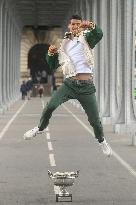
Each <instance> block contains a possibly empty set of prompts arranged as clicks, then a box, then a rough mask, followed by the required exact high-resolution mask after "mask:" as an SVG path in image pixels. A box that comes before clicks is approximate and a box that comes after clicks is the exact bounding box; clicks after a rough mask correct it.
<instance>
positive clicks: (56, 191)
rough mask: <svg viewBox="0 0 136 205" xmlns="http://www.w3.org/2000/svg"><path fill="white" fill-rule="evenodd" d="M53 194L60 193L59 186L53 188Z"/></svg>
mask: <svg viewBox="0 0 136 205" xmlns="http://www.w3.org/2000/svg"><path fill="white" fill-rule="evenodd" d="M54 192H55V194H58V193H59V192H60V188H59V186H54Z"/></svg>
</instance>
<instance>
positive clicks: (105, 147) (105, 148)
mask: <svg viewBox="0 0 136 205" xmlns="http://www.w3.org/2000/svg"><path fill="white" fill-rule="evenodd" d="M100 146H101V148H102V151H103V153H104V154H105V155H107V156H108V157H110V156H111V155H112V149H111V147H110V146H109V145H108V143H107V142H106V140H105V139H104V141H103V142H101V143H100Z"/></svg>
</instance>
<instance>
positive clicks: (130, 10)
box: [115, 0, 136, 133]
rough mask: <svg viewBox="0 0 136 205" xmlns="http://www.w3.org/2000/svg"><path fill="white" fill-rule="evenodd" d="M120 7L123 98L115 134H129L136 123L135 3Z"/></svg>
mask: <svg viewBox="0 0 136 205" xmlns="http://www.w3.org/2000/svg"><path fill="white" fill-rule="evenodd" d="M120 6H121V9H122V7H123V9H122V22H121V26H122V30H123V33H122V35H121V46H122V50H121V53H120V59H121V60H122V61H121V70H122V72H121V74H120V81H121V84H122V86H121V87H122V89H120V93H119V94H120V95H122V97H121V98H120V109H119V112H118V117H117V118H116V121H115V132H119V133H121V132H128V133H129V132H130V129H132V128H133V127H135V123H136V121H135V114H134V107H133V99H132V80H133V78H132V76H133V75H134V74H133V71H134V63H133V62H134V26H133V25H134V24H133V23H134V1H133V0H131V1H127V0H125V1H124V2H121V4H120ZM122 38H123V39H122ZM123 46H124V47H123ZM122 54H123V56H122ZM121 57H122V58H121ZM118 73H119V71H118Z"/></svg>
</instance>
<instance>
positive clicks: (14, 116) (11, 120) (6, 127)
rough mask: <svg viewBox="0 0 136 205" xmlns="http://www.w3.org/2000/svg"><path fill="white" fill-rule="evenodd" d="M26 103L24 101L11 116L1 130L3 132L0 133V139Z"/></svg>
mask: <svg viewBox="0 0 136 205" xmlns="http://www.w3.org/2000/svg"><path fill="white" fill-rule="evenodd" d="M26 103H27V101H25V102H24V103H23V104H22V105H21V107H20V108H19V109H18V110H17V112H16V113H15V114H14V115H13V117H12V118H11V119H10V120H9V122H8V123H7V124H6V126H5V127H4V128H3V130H2V131H1V132H0V139H2V137H3V136H4V134H5V133H6V131H7V130H8V128H9V127H10V125H11V124H12V122H13V121H14V120H15V118H16V117H17V116H18V114H19V113H20V112H21V110H22V109H23V107H24V106H25V105H26Z"/></svg>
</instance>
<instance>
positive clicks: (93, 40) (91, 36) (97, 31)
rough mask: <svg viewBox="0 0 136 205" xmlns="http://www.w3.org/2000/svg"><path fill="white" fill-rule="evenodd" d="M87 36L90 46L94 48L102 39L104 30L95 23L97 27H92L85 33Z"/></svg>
mask: <svg viewBox="0 0 136 205" xmlns="http://www.w3.org/2000/svg"><path fill="white" fill-rule="evenodd" d="M85 37H86V40H87V42H88V44H89V46H90V47H91V48H92V49H93V48H94V47H95V45H96V44H97V43H98V42H99V41H100V40H101V39H102V37H103V32H102V30H101V28H100V27H99V26H97V25H95V28H94V29H93V30H91V29H90V30H89V31H88V32H87V33H86V34H85Z"/></svg>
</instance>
